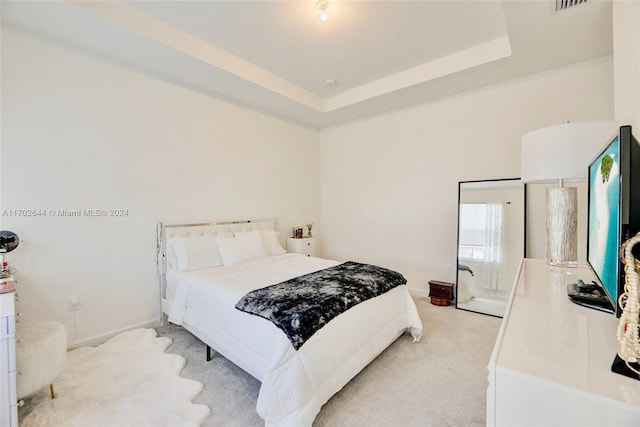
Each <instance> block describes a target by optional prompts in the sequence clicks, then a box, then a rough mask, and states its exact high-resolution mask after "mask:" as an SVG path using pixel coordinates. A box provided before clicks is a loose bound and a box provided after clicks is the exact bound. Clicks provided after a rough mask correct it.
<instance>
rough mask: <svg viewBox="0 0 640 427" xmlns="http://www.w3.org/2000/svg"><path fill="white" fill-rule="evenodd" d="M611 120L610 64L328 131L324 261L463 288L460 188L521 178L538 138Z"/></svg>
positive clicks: (416, 284)
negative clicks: (526, 153) (545, 131)
mask: <svg viewBox="0 0 640 427" xmlns="http://www.w3.org/2000/svg"><path fill="white" fill-rule="evenodd" d="M611 119H613V70H612V58H611V57H607V58H602V59H599V60H595V61H590V62H586V63H583V64H578V65H575V66H571V67H567V68H564V69H559V70H555V71H553V72H547V73H542V74H539V75H535V76H531V77H529V78H523V79H519V80H516V81H512V82H508V83H504V84H500V85H496V86H492V87H488V88H484V89H481V90H476V91H472V92H468V93H463V94H460V95H457V96H451V97H448V98H445V99H442V100H440V101H437V102H432V103H425V104H421V105H417V106H415V107H411V108H406V109H403V110H399V111H395V112H392V113H389V114H384V115H380V116H377V117H373V118H369V119H366V120H361V121H358V122H353V123H349V124H345V125H342V126H336V127H333V128H328V129H325V130H323V131H322V132H321V152H322V161H321V168H322V171H321V177H322V190H321V197H322V199H321V206H322V223H323V228H324V233H323V236H322V240H321V244H322V246H323V251H324V254H325V255H326V256H328V257H330V258H336V259H345V258H352V259H353V258H356V259H358V260H361V261H364V262H373V263H380V264H382V265H385V266H388V267H391V268H395V269H397V270H398V271H400V272H402V273H403V274H404V275H405V277H406V278H407V280H408V281H409V286H410V287H412V288H414V289H416V290H422V291H426V287H427V283H428V281H429V280H432V279H436V280H445V281H454V280H455V271H454V268H452V267H453V266H454V265H455V257H456V227H457V225H456V221H457V218H456V209H457V184H458V181H466V180H480V179H495V178H512V177H519V176H520V137H521V135H522V134H524V133H526V132H528V131H531V130H534V129H538V128H541V127H545V126H550V125H553V124H559V123H562V122H563V121H566V120H571V121H581V120H611ZM581 207H582V209H586V201H584V202H583V203H581ZM530 210H531V207H530ZM541 210H542V211H543V212H542V215H544V205H542V206H537V207H534V208H533V211H534V213H539V212H540V211H541ZM532 232H533V233H536V234H537V235H540V234H541V233H542V235H544V228H542V230H532ZM542 243H543V245H542V247H533V248H530V250H531V253H530V256H532V257H538V258H544V241H543V242H542Z"/></svg>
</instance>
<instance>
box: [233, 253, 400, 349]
mask: <svg viewBox="0 0 640 427" xmlns="http://www.w3.org/2000/svg"><path fill="white" fill-rule="evenodd" d="M405 283H407V281H406V279H405V278H404V277H403V276H402V274H400V273H398V272H396V271H393V270H388V269H386V268H383V267H378V266H375V265H370V264H361V263H358V262H354V261H347V262H345V263H343V264H339V265H336V266H334V267H329V268H325V269H323V270H319V271H316V272H313V273H309V274H305V275H303V276H299V277H295V278H293V279H290V280H287V281H285V282H282V283H279V284H277V285H271V286H267V287H266V288H261V289H256V290H254V291H251V292H249V293H248V294H246V295H245V296H244V297H242V298H241V299H240V301H238V303H237V304H236V308H237V309H238V310H240V311H244V312H246V313H250V314H254V315H256V316H260V317H263V318H265V319H267V320H270V321H271V322H273V323H274V324H275V325H276V326H277V327H278V328H280V329H281V330H282V331H283V332H284V333H285V334H286V335H287V337H288V338H289V340H291V344H292V345H293V348H295V349H296V350H298V349H299V348H300V347H302V345H303V344H304V343H305V342H306V340H307V339H309V338H310V337H311V336H312V335H313V334H314V333H316V331H318V330H319V329H321V328H322V327H323V326H324V325H326V324H327V323H329V321H330V320H331V319H333V318H334V317H336V316H338V315H339V314H340V313H343V312H345V311H347V310H348V309H350V308H351V307H353V306H354V305H356V304H359V303H361V302H363V301H366V300H368V299H370V298H374V297H377V296H378V295H382V294H384V293H385V292H387V291H389V290H390V289H393V288H395V287H396V286H400V285H404V284H405Z"/></svg>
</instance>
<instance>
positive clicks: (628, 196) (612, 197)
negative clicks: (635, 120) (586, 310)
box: [587, 126, 640, 317]
mask: <svg viewBox="0 0 640 427" xmlns="http://www.w3.org/2000/svg"><path fill="white" fill-rule="evenodd" d="M588 197H589V201H588V209H587V221H588V228H587V262H588V263H589V265H590V267H591V269H592V270H593V272H594V273H595V276H596V279H597V282H599V283H598V284H599V285H601V286H602V288H603V289H604V291H605V294H606V296H607V297H608V298H609V300H610V302H611V303H612V304H613V307H614V308H615V314H616V317H620V314H621V312H622V305H621V304H620V302H619V301H618V299H619V296H620V295H621V294H622V292H623V291H624V266H623V264H622V262H621V259H620V256H619V249H620V245H622V243H624V242H625V241H626V240H627V239H629V237H632V236H634V235H635V234H637V233H638V232H640V144H638V141H637V140H636V139H635V138H634V137H633V135H632V133H631V126H621V127H620V128H619V129H618V132H617V133H616V134H615V135H613V136H612V137H611V139H610V140H609V141H608V142H607V143H606V145H605V146H604V149H603V150H602V151H601V152H600V153H599V154H598V156H597V157H596V158H595V159H594V160H593V161H592V162H591V164H590V165H589V176H588ZM637 249H638V248H637V247H636V248H634V255H635V256H636V257H638V255H639V253H640V251H636V250H637ZM636 252H639V253H636Z"/></svg>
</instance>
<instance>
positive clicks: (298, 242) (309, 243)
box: [287, 237, 316, 256]
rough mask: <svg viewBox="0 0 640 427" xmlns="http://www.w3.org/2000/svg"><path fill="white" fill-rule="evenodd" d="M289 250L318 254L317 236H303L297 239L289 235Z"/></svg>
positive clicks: (311, 254) (305, 253) (308, 254)
mask: <svg viewBox="0 0 640 427" xmlns="http://www.w3.org/2000/svg"><path fill="white" fill-rule="evenodd" d="M287 251H288V252H293V253H297V254H303V255H306V256H316V238H315V237H303V238H301V239H296V238H293V237H289V238H288V239H287Z"/></svg>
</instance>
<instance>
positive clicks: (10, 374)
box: [0, 292, 18, 427]
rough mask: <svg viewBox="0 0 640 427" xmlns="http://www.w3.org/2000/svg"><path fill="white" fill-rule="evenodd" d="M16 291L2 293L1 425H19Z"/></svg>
mask: <svg viewBox="0 0 640 427" xmlns="http://www.w3.org/2000/svg"><path fill="white" fill-rule="evenodd" d="M15 313H16V312H15V293H14V292H10V293H5V294H0V426H2V427H4V426H11V427H15V426H17V425H18V406H17V403H18V402H17V399H16V335H15V334H16V317H15Z"/></svg>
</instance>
